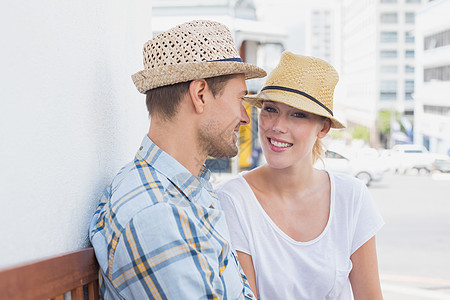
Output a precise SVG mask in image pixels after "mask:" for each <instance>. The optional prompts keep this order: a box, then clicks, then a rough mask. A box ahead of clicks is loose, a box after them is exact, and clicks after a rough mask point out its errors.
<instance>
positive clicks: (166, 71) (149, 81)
mask: <svg viewBox="0 0 450 300" xmlns="http://www.w3.org/2000/svg"><path fill="white" fill-rule="evenodd" d="M229 74H245V79H251V78H261V77H264V76H266V72H265V71H264V70H263V69H261V68H258V67H256V66H254V65H251V64H247V63H244V62H243V61H242V59H241V58H240V56H239V53H238V51H237V49H236V46H235V45H234V41H233V38H232V36H231V32H230V30H229V29H228V28H227V27H226V26H225V25H223V24H221V23H218V22H213V21H206V20H196V21H191V22H187V23H184V24H181V25H178V26H176V27H174V28H172V29H170V30H168V31H166V32H163V33H161V34H159V35H157V36H156V37H155V38H153V39H151V40H150V41H148V42H147V43H146V44H145V45H144V70H142V71H140V72H138V73H136V74H134V75H132V79H133V82H134V84H135V85H136V87H137V89H138V90H139V92H141V93H145V92H147V91H148V90H151V89H154V88H157V87H160V86H165V85H171V84H175V83H180V82H186V81H190V80H194V79H200V78H209V77H216V76H221V75H229Z"/></svg>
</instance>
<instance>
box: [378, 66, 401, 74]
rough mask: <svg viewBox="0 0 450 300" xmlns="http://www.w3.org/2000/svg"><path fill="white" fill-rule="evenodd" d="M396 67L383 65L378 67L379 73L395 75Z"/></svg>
mask: <svg viewBox="0 0 450 300" xmlns="http://www.w3.org/2000/svg"><path fill="white" fill-rule="evenodd" d="M397 70H398V67H397V66H396V65H384V66H381V67H380V72H381V73H391V74H392V73H397Z"/></svg>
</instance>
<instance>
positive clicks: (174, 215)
mask: <svg viewBox="0 0 450 300" xmlns="http://www.w3.org/2000/svg"><path fill="white" fill-rule="evenodd" d="M209 176H210V173H209V171H208V170H207V169H206V168H205V167H203V168H202V170H201V172H200V175H199V176H198V177H197V178H196V177H194V176H192V174H191V173H189V171H188V170H187V169H186V168H184V167H183V166H182V165H181V164H180V163H179V162H178V161H176V160H175V159H174V158H172V157H171V156H169V155H168V154H167V153H165V152H164V151H162V150H161V149H160V148H159V147H158V146H156V145H155V144H154V143H153V142H152V141H151V140H150V139H149V138H148V137H147V136H146V137H145V138H144V140H143V142H142V145H141V147H140V149H139V151H138V153H137V154H136V157H135V159H134V161H133V162H131V163H130V164H128V165H126V166H125V167H124V168H122V169H121V170H120V172H119V173H118V174H117V175H116V177H115V178H114V179H113V181H112V183H111V185H110V186H109V187H108V188H107V189H106V190H105V192H104V194H103V197H102V199H101V201H100V204H99V206H98V208H97V210H96V212H95V214H94V216H93V218H92V222H91V224H90V229H89V231H90V240H91V242H92V245H93V246H94V249H95V254H96V257H97V260H98V262H99V264H100V286H101V292H102V295H103V298H104V299H105V300H109V299H255V297H254V296H253V294H252V292H251V290H250V287H249V286H248V282H247V279H246V278H245V275H244V273H243V272H242V269H241V267H240V265H239V263H238V261H237V259H236V253H235V251H234V250H233V249H232V247H231V245H230V237H229V232H228V228H227V225H226V221H225V216H224V213H223V211H222V210H221V209H220V207H219V203H218V201H217V196H216V194H215V193H214V191H213V190H212V186H211V184H210V182H209V181H208V180H209Z"/></svg>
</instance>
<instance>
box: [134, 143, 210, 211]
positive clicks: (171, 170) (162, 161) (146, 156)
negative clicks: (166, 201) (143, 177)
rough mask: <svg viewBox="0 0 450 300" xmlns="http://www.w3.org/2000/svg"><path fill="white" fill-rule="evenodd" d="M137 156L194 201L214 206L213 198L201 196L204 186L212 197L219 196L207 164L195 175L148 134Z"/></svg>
mask: <svg viewBox="0 0 450 300" xmlns="http://www.w3.org/2000/svg"><path fill="white" fill-rule="evenodd" d="M136 158H137V159H139V160H145V161H146V162H147V163H148V164H149V165H151V166H152V167H153V168H155V170H157V171H158V172H159V173H161V174H162V175H164V176H165V177H166V178H167V179H168V180H170V181H171V182H172V183H173V184H174V185H175V186H176V187H177V188H178V189H179V190H180V192H182V193H183V194H184V195H185V196H186V198H188V199H189V200H190V201H191V202H193V203H196V204H199V205H202V206H206V207H211V206H212V204H213V199H211V198H210V197H201V195H202V193H201V190H202V188H204V189H206V190H207V191H208V193H209V194H210V195H211V196H212V197H214V198H217V194H216V193H215V192H214V190H213V187H212V185H211V183H210V182H209V179H210V177H211V172H210V171H209V170H208V168H206V166H205V165H203V166H202V167H201V169H200V172H199V174H198V176H197V177H194V176H193V175H192V174H191V173H190V172H189V171H188V170H187V169H186V168H185V167H184V166H183V165H182V164H181V163H179V162H178V161H177V160H176V159H175V158H173V157H172V156H170V155H169V154H167V153H166V152H164V151H163V150H161V148H159V147H158V146H157V145H156V144H155V143H153V141H152V140H151V139H150V138H149V137H148V136H147V135H145V137H144V138H143V140H142V143H141V146H140V147H139V151H138V152H137V154H136Z"/></svg>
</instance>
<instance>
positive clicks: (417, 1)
mask: <svg viewBox="0 0 450 300" xmlns="http://www.w3.org/2000/svg"><path fill="white" fill-rule="evenodd" d="M421 1H422V0H406V3H421Z"/></svg>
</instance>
